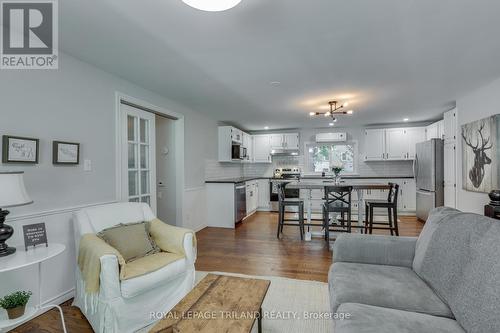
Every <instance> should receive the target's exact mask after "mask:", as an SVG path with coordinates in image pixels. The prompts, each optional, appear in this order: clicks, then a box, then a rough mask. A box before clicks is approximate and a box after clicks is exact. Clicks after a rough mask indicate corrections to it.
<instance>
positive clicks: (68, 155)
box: [52, 141, 80, 164]
mask: <svg viewBox="0 0 500 333" xmlns="http://www.w3.org/2000/svg"><path fill="white" fill-rule="evenodd" d="M52 163H53V164H80V144H79V143H74V142H64V141H53V142H52Z"/></svg>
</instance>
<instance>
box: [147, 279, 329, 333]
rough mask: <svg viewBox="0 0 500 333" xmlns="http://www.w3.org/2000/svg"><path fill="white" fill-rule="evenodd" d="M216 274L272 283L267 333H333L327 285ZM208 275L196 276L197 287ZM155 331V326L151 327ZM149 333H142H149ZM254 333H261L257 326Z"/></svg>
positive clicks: (267, 301)
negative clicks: (258, 331) (258, 332)
mask: <svg viewBox="0 0 500 333" xmlns="http://www.w3.org/2000/svg"><path fill="white" fill-rule="evenodd" d="M211 273H213V274H221V275H230V276H238V277H244V278H253V279H265V280H269V281H271V285H270V287H269V290H268V291H267V295H266V298H265V299H264V303H263V305H262V315H263V320H262V331H263V332H264V333H277V332H285V333H304V332H314V333H327V332H332V323H331V319H329V318H328V316H329V315H330V306H329V301H328V285H327V284H326V283H323V282H317V281H305V280H295V279H288V278H283V277H276V276H253V275H243V274H233V273H223V272H211ZM207 274H208V272H201V271H197V272H196V283H198V282H199V281H200V280H201V279H203V278H204V277H205V276H206V275H207ZM150 327H152V326H150ZM147 331H148V330H147V329H144V330H141V331H140V332H147ZM252 333H257V325H256V324H255V325H254V327H253V330H252Z"/></svg>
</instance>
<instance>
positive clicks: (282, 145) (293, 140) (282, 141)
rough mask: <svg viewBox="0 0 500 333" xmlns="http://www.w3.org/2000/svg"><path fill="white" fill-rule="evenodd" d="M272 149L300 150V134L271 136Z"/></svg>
mask: <svg viewBox="0 0 500 333" xmlns="http://www.w3.org/2000/svg"><path fill="white" fill-rule="evenodd" d="M270 140H271V149H285V150H286V149H290V150H297V149H299V133H284V134H270Z"/></svg>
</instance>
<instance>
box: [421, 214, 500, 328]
mask: <svg viewBox="0 0 500 333" xmlns="http://www.w3.org/2000/svg"><path fill="white" fill-rule="evenodd" d="M499 254H500V221H496V220H493V219H490V218H487V217H484V216H481V215H477V214H472V213H461V212H460V211H458V210H455V209H451V208H445V207H440V208H436V209H434V210H433V211H432V212H431V214H430V215H429V219H428V220H427V222H426V224H425V227H424V229H423V230H422V233H421V234H420V237H419V239H418V240H417V244H416V249H415V259H414V261H413V269H414V270H415V272H416V273H417V274H418V275H419V276H420V278H422V279H423V280H424V281H426V282H427V283H428V284H429V285H430V287H431V288H432V289H433V290H434V291H435V292H436V293H437V294H438V295H439V296H440V297H441V298H442V299H443V300H444V301H445V302H446V303H447V304H448V306H449V307H450V309H451V311H452V312H453V314H454V316H455V318H456V319H457V321H458V322H459V323H460V325H462V327H464V328H465V330H466V331H468V332H500V316H499V315H498V314H499V313H500V260H499Z"/></svg>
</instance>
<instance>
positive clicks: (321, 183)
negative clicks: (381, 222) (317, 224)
mask: <svg viewBox="0 0 500 333" xmlns="http://www.w3.org/2000/svg"><path fill="white" fill-rule="evenodd" d="M335 185H337V184H335V182H334V181H333V180H323V179H318V180H314V179H306V180H295V181H291V182H290V183H289V184H287V185H286V187H287V188H289V189H299V190H305V191H306V192H307V195H306V198H305V199H306V200H305V201H306V202H305V204H306V207H307V222H306V224H307V226H308V233H307V234H306V240H310V239H311V234H310V227H311V226H312V225H313V223H312V203H313V200H319V199H313V190H321V191H324V188H325V187H326V186H335ZM338 185H339V186H352V188H353V191H355V192H356V194H357V195H356V197H357V201H358V204H357V207H358V219H357V222H358V229H359V230H360V232H362V230H363V228H362V227H363V225H364V224H363V223H364V220H365V217H364V215H365V214H364V209H363V207H364V206H365V205H364V190H382V191H385V190H388V189H389V188H390V187H389V185H388V183H382V182H380V181H371V180H369V179H346V180H343V181H341V182H340V184H338ZM320 200H323V199H320ZM321 235H322V233H321Z"/></svg>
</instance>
